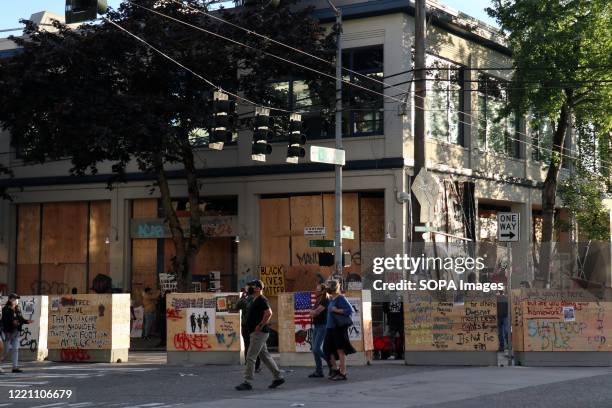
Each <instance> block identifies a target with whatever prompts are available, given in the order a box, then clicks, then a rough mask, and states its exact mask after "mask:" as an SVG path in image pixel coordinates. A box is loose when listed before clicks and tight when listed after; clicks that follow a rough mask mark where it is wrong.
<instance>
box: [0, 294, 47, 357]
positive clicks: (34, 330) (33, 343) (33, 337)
mask: <svg viewBox="0 0 612 408" xmlns="http://www.w3.org/2000/svg"><path fill="white" fill-rule="evenodd" d="M7 301H8V296H2V297H0V304H1V305H2V306H4V305H5V304H6V302H7ZM40 302H41V298H40V296H21V298H20V299H19V307H20V308H21V313H22V315H23V317H24V319H26V320H33V322H32V323H30V324H24V325H23V327H22V328H21V331H20V332H19V348H21V349H28V350H31V351H34V350H36V349H37V348H38V334H39V332H40V323H41V322H40V318H39V316H40V306H41V305H40ZM1 316H2V312H1V308H0V317H1Z"/></svg>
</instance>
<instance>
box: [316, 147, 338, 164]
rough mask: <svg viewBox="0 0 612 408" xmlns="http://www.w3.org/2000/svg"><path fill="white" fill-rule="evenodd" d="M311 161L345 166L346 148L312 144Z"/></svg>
mask: <svg viewBox="0 0 612 408" xmlns="http://www.w3.org/2000/svg"><path fill="white" fill-rule="evenodd" d="M310 161H311V162H315V163H327V164H336V165H339V166H344V164H345V154H344V150H340V149H333V148H331V147H323V146H310Z"/></svg>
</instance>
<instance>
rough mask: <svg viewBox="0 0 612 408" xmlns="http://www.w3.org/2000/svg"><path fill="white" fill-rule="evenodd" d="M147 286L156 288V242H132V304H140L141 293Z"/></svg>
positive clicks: (140, 240) (146, 240) (153, 240)
mask: <svg viewBox="0 0 612 408" xmlns="http://www.w3.org/2000/svg"><path fill="white" fill-rule="evenodd" d="M147 286H150V287H152V288H154V287H156V286H157V240H155V239H133V240H132V293H133V294H134V302H135V303H136V304H137V305H138V304H141V303H142V296H141V293H142V291H143V290H144V288H146V287H147Z"/></svg>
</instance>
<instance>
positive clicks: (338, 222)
mask: <svg viewBox="0 0 612 408" xmlns="http://www.w3.org/2000/svg"><path fill="white" fill-rule="evenodd" d="M327 2H328V3H329V6H330V7H331V8H332V9H333V10H334V13H336V29H337V30H338V33H337V37H336V149H338V150H342V13H341V12H340V9H338V8H337V7H336V6H335V5H334V4H333V3H332V2H331V1H330V0H327ZM335 176H336V191H335V195H336V209H335V215H334V221H335V229H334V232H335V236H334V241H335V263H336V268H335V272H334V278H336V279H341V278H342V269H343V267H344V265H343V260H342V165H339V164H336V174H335Z"/></svg>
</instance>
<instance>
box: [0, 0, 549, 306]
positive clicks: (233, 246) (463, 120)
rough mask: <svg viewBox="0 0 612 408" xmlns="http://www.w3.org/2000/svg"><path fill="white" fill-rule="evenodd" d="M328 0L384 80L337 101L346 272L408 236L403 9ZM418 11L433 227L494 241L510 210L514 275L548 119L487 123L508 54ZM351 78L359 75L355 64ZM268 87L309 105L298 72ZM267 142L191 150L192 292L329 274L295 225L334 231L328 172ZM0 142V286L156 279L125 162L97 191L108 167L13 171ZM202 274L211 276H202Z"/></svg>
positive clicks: (160, 232)
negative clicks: (196, 183)
mask: <svg viewBox="0 0 612 408" xmlns="http://www.w3.org/2000/svg"><path fill="white" fill-rule="evenodd" d="M314 4H315V6H316V7H317V9H316V10H315V14H316V16H317V17H318V18H320V19H321V21H323V22H325V23H330V24H331V22H333V18H334V16H333V13H331V11H330V10H329V9H328V8H327V5H326V3H325V2H319V3H314ZM338 4H339V6H340V7H341V8H342V12H343V18H344V24H343V40H342V42H343V50H344V61H345V62H344V65H345V67H347V68H350V69H351V70H353V71H356V72H359V73H361V74H363V75H367V76H369V77H371V78H374V79H376V80H377V81H381V82H384V85H383V84H381V83H380V82H375V81H371V82H372V83H371V84H366V85H367V86H370V87H371V88H372V89H376V90H378V92H380V93H382V94H384V95H385V97H382V96H379V95H375V94H372V95H366V96H364V95H362V94H358V93H357V92H356V91H355V89H354V88H351V87H350V86H346V85H345V92H346V100H348V101H354V103H353V104H352V105H351V106H353V107H355V106H357V108H355V109H351V110H347V111H345V112H344V118H343V128H344V139H343V143H344V147H345V150H346V160H347V164H346V166H345V169H344V181H343V183H344V199H343V211H344V217H343V224H344V225H345V226H349V227H351V229H352V230H353V231H354V233H355V236H354V239H352V240H345V241H344V246H345V250H347V251H350V252H351V266H350V267H349V268H346V270H347V276H349V275H350V276H353V277H355V280H359V279H358V278H357V277H358V276H362V275H363V274H364V273H366V272H368V271H370V270H371V265H372V258H373V257H375V256H394V255H395V254H397V253H402V252H404V251H405V250H406V248H407V246H408V241H409V234H408V230H409V229H410V228H409V227H410V222H409V214H410V208H409V203H408V202H406V201H404V200H402V196H403V195H402V194H401V193H407V192H409V191H410V189H409V188H410V183H411V180H412V177H413V176H414V169H413V159H412V158H413V140H414V139H413V134H412V129H413V102H412V93H411V90H412V87H411V79H412V67H413V57H412V54H413V52H412V50H413V46H414V7H413V4H412V3H411V2H409V1H406V0H383V1H344V2H339V3H338ZM429 12H430V13H429V15H428V22H429V24H428V31H427V65H428V67H430V68H432V69H431V71H428V79H429V80H428V97H427V109H428V112H427V129H428V135H427V137H428V138H427V164H428V168H429V169H430V171H432V172H433V173H434V174H435V175H437V176H438V177H439V178H440V180H441V185H442V195H441V200H442V201H441V204H440V205H441V207H440V208H446V210H444V211H442V213H443V214H445V218H446V219H445V220H443V221H441V224H442V225H441V230H442V231H446V232H447V233H452V235H461V236H462V237H465V238H468V239H472V240H475V241H482V240H484V241H487V240H488V241H491V242H494V241H495V235H496V232H495V226H494V223H492V222H491V220H492V219H493V218H494V217H495V214H496V212H497V211H508V210H512V211H514V212H518V213H520V215H521V221H520V222H521V226H520V227H521V231H525V233H524V234H521V237H520V241H519V243H518V245H515V246H514V249H513V251H514V253H515V254H516V256H515V262H516V267H517V268H522V270H524V271H525V272H524V274H528V271H529V270H530V264H529V257H528V256H522V255H521V254H523V255H524V254H525V253H526V251H529V245H530V242H531V241H532V236H533V234H532V231H533V230H534V224H535V223H537V218H538V208H539V206H540V195H541V190H540V185H541V182H542V181H543V180H544V177H545V174H546V173H545V172H546V168H545V166H544V164H545V162H544V160H545V157H546V148H547V145H546V141H547V134H548V132H547V129H536V130H534V129H530V128H529V126H528V124H527V118H512V117H511V118H507V119H504V120H502V121H501V122H500V121H497V120H496V119H497V113H498V112H499V111H500V110H501V108H502V107H503V105H504V103H505V101H506V99H505V98H506V95H505V88H504V82H505V81H507V80H508V79H509V78H510V75H511V70H509V69H508V68H509V67H511V65H512V64H511V53H510V51H509V50H508V49H507V48H506V46H505V45H504V44H503V42H502V40H501V39H500V37H499V36H498V33H496V32H495V30H494V29H492V28H490V27H487V26H486V25H484V24H483V23H481V22H478V21H477V20H474V19H472V18H470V17H468V16H465V15H463V14H461V13H455V12H453V11H452V10H449V9H446V8H443V7H442V6H438V5H436V4H433V3H432V4H430V7H429ZM135 46H138V45H137V44H135ZM8 48H10V47H8ZM349 80H350V81H354V82H360V83H361V82H362V81H364V80H363V79H362V77H357V76H354V75H351V76H350V78H349ZM366 82H367V80H366ZM279 87H285V88H286V89H287V90H288V91H289V92H288V95H289V100H288V101H287V104H288V106H290V107H300V104H301V103H303V104H305V102H304V101H308V96H309V93H308V89H307V86H306V85H305V83H304V82H301V81H299V79H289V80H286V81H283V82H279ZM364 98H365V99H366V101H365V102H367V103H365V102H364ZM360 103H362V104H363V106H365V107H367V108H359V104H360ZM306 121H307V122H308V123H309V125H310V126H309V129H310V130H309V141H308V144H309V145H313V144H316V145H320V146H328V147H333V146H334V141H333V129H332V130H330V129H329V124H328V123H325V122H324V121H323V120H322V119H321V118H320V117H317V116H316V115H311V116H307V117H306ZM272 145H273V152H272V154H271V155H270V156H269V157H268V160H267V162H266V163H258V162H254V161H252V160H251V134H250V132H241V133H240V134H239V138H238V141H237V143H236V144H235V145H230V146H227V147H226V148H225V149H224V150H223V151H213V150H209V149H206V148H202V149H199V150H198V151H197V156H196V157H197V160H198V163H197V164H198V168H199V170H198V171H199V177H200V180H201V183H202V195H203V196H204V197H205V201H206V203H205V204H203V205H204V212H205V216H206V220H205V224H206V225H207V226H208V227H209V228H210V231H212V232H211V238H210V239H209V240H208V241H207V242H206V244H205V245H204V247H203V248H202V250H201V251H200V254H199V255H198V259H197V262H196V266H195V270H194V282H195V285H194V287H196V288H199V289H201V290H206V289H207V288H210V287H211V286H215V285H219V284H220V286H221V289H222V290H224V291H225V290H231V291H235V290H237V289H239V288H240V287H242V286H244V284H245V283H246V282H248V281H249V280H251V279H254V278H259V276H260V273H259V270H260V267H266V266H268V267H273V266H281V267H282V268H283V270H284V278H283V282H282V285H284V289H285V290H307V289H311V288H313V287H314V284H315V283H316V282H317V280H318V279H319V278H321V277H327V276H328V275H329V273H330V272H331V269H329V268H324V267H323V268H322V267H319V266H318V252H319V249H317V248H311V247H309V244H308V241H309V239H311V238H310V237H307V236H304V227H309V226H311V227H319V226H324V227H326V229H327V236H326V238H329V239H333V225H334V224H333V217H334V214H333V208H334V196H333V190H334V173H333V168H332V167H331V166H326V165H321V164H317V163H310V162H309V160H308V157H307V158H305V159H303V160H301V162H300V164H297V165H291V164H286V163H285V153H286V142H285V141H279V142H276V143H272ZM0 151H1V152H4V153H5V154H2V155H0V163H2V164H3V165H5V166H8V167H11V168H12V169H13V171H14V173H15V174H14V177H13V178H11V179H9V178H4V179H1V180H0V184H2V185H4V186H9V187H11V190H10V192H11V194H12V196H13V201H12V202H8V201H2V202H0V283H2V284H3V285H4V287H5V288H6V289H7V290H9V289H10V290H17V291H18V292H19V293H22V294H38V293H43V294H45V293H67V292H69V291H70V290H71V289H72V288H77V291H78V292H79V293H82V292H85V291H90V290H91V288H92V284H93V279H94V278H95V277H96V276H97V275H98V274H102V275H107V276H110V277H111V278H112V284H113V287H115V288H118V289H120V290H122V291H129V292H131V293H132V294H133V297H134V298H136V300H137V301H138V298H139V296H140V293H141V292H142V290H143V289H144V288H145V287H147V286H151V287H154V286H156V285H157V283H158V282H159V274H160V273H165V272H167V271H168V270H169V268H170V262H171V258H172V255H173V249H172V245H171V241H170V239H168V235H167V233H166V231H165V230H164V226H163V218H164V215H163V211H162V210H161V209H160V205H159V203H158V197H159V195H158V192H157V191H155V190H154V191H153V192H151V184H152V182H153V180H152V179H150V178H149V177H148V176H147V175H144V174H141V173H139V171H138V170H137V168H136V166H135V165H134V166H132V167H131V168H130V169H128V176H127V179H128V182H127V183H124V184H119V185H115V186H114V188H113V189H112V190H109V189H108V188H107V184H106V181H107V180H108V176H109V175H110V173H111V169H110V165H109V166H101V167H100V169H99V173H98V174H97V175H95V176H86V177H73V176H70V175H69V173H68V169H69V168H70V163H69V161H58V162H52V163H47V164H44V165H36V166H31V165H27V166H26V165H24V164H23V163H22V161H21V160H20V159H19V157H18V156H17V155H16V152H15V151H14V150H13V149H12V147H11V145H10V134H8V133H7V132H4V133H1V134H0ZM169 176H170V186H171V191H172V194H173V197H176V199H175V202H174V205H175V208H176V209H177V211H179V215H182V216H185V215H187V214H188V212H189V208H188V206H187V205H186V202H185V200H184V198H185V197H186V196H187V188H186V185H185V183H184V181H183V179H181V175H180V169H179V168H174V169H171V171H170V172H169ZM457 217H458V219H457ZM453 218H454V221H453ZM462 221H463V222H462ZM470 225H471V227H466V226H470ZM444 239H446V238H444ZM213 271H216V272H219V274H218V275H220V277H218V276H217V274H214V275H215V276H213V279H211V276H212V275H211V272H213ZM525 276H526V275H525ZM215 280H216V281H219V282H218V283H217V284H215V283H212V282H214V281H215Z"/></svg>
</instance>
